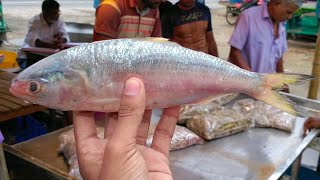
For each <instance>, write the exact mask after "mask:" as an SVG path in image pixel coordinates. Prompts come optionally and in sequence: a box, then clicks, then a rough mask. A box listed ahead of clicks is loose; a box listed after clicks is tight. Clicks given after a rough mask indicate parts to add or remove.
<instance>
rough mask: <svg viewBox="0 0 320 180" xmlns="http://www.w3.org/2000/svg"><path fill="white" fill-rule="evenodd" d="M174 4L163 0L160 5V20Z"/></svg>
mask: <svg viewBox="0 0 320 180" xmlns="http://www.w3.org/2000/svg"><path fill="white" fill-rule="evenodd" d="M172 6H173V4H172V3H171V2H170V1H168V0H161V4H160V5H159V12H160V20H162V18H163V16H164V14H166V13H168V11H169V10H170V8H171V7H172Z"/></svg>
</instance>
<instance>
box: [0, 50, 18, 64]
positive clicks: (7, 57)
mask: <svg viewBox="0 0 320 180" xmlns="http://www.w3.org/2000/svg"><path fill="white" fill-rule="evenodd" d="M0 54H1V55H2V56H4V58H3V61H2V62H1V63H0V69H8V68H17V67H19V65H18V62H17V53H16V52H13V51H4V50H0Z"/></svg>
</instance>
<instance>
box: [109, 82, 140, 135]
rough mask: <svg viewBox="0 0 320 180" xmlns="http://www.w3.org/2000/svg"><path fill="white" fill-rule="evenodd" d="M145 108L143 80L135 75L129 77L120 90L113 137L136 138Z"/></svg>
mask: <svg viewBox="0 0 320 180" xmlns="http://www.w3.org/2000/svg"><path fill="white" fill-rule="evenodd" d="M144 110H145V90H144V85H143V82H142V81H141V80H140V79H138V78H135V77H132V78H129V79H128V80H127V81H126V83H125V86H124V89H123V91H122V97H121V101H120V108H119V112H118V123H117V125H116V128H115V130H114V135H113V138H116V139H118V138H120V139H121V140H129V139H132V138H134V139H135V138H136V136H137V131H138V127H139V124H140V123H141V121H142V117H143V113H144Z"/></svg>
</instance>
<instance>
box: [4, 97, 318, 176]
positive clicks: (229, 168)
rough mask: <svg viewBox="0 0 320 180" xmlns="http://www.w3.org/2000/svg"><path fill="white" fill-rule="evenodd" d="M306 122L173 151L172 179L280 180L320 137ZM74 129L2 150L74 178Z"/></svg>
mask: <svg viewBox="0 0 320 180" xmlns="http://www.w3.org/2000/svg"><path fill="white" fill-rule="evenodd" d="M286 95H287V96H288V97H289V98H291V99H292V100H293V101H295V102H297V103H298V104H299V105H300V106H301V107H303V108H309V109H313V110H315V111H320V104H319V102H317V101H313V100H309V99H305V98H301V97H297V96H293V95H289V94H286ZM231 103H232V102H231ZM157 118H159V116H158V115H157V113H155V115H154V116H153V120H156V119H157ZM303 122H304V119H303V118H298V119H297V120H296V125H295V129H294V130H293V131H292V133H288V132H284V131H281V130H277V129H272V128H251V129H249V130H247V131H244V132H241V133H237V134H235V135H231V136H228V137H224V138H219V139H215V140H212V141H206V142H205V143H204V144H202V145H195V146H191V147H188V148H185V149H181V150H176V151H171V153H170V163H171V168H172V171H173V175H174V178H175V179H184V180H185V179H278V178H279V177H281V175H282V174H283V173H284V172H285V170H286V169H288V167H289V166H290V165H291V164H292V163H293V162H294V160H295V159H297V158H298V157H299V155H300V154H301V153H302V152H303V150H304V149H305V148H306V147H307V145H308V144H309V143H310V142H311V141H312V139H313V138H314V137H316V136H317V134H318V133H319V132H320V131H319V130H313V131H311V132H310V133H309V134H308V135H306V136H305V137H303V136H302V126H303ZM71 128H72V126H69V127H66V128H63V129H61V130H58V131H55V132H52V133H49V134H47V135H43V136H40V137H37V138H34V139H32V140H29V141H26V142H23V143H19V144H16V145H13V146H4V150H5V152H6V155H7V156H10V157H15V158H18V159H20V160H22V161H24V162H27V164H32V165H33V166H34V167H35V168H38V169H39V168H40V169H42V170H43V171H45V172H46V175H48V174H50V177H53V178H52V179H70V178H72V177H71V176H69V175H68V171H69V170H68V165H67V163H66V160H65V159H64V157H63V156H62V155H59V154H58V151H57V150H58V148H59V143H58V137H59V136H60V135H61V134H62V133H64V132H66V131H68V130H70V129H71ZM12 163H13V162H12V161H10V159H9V160H8V166H9V167H12ZM12 168H13V169H14V167H12ZM297 168H298V167H297ZM20 173H21V172H20Z"/></svg>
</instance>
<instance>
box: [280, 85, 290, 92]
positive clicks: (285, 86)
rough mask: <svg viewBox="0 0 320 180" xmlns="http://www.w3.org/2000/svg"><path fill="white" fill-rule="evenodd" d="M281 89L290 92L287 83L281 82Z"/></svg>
mask: <svg viewBox="0 0 320 180" xmlns="http://www.w3.org/2000/svg"><path fill="white" fill-rule="evenodd" d="M281 91H282V92H285V93H290V91H289V86H288V84H283V86H282V89H281Z"/></svg>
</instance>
